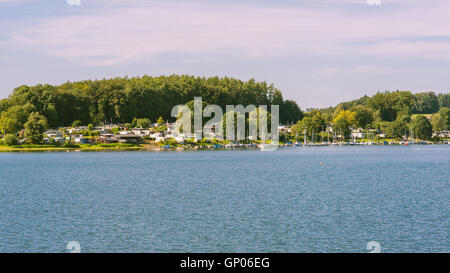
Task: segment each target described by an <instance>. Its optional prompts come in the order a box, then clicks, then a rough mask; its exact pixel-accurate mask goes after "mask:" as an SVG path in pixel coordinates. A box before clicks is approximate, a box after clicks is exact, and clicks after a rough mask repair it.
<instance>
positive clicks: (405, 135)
mask: <svg viewBox="0 0 450 273" xmlns="http://www.w3.org/2000/svg"><path fill="white" fill-rule="evenodd" d="M198 97H200V98H202V101H201V103H199V104H201V106H194V105H195V101H194V98H198ZM176 105H185V106H187V107H188V108H186V109H187V110H186V111H187V112H189V110H190V111H191V114H192V113H193V112H194V108H195V107H198V109H199V108H200V107H201V109H199V110H203V111H205V109H206V107H207V106H208V105H216V106H218V107H219V108H221V109H227V107H226V106H239V107H242V106H243V107H246V106H250V105H252V106H255V107H256V108H255V110H253V112H250V111H249V112H245V111H243V110H230V109H227V111H228V112H226V113H220V114H219V116H218V117H214V118H219V120H220V121H221V122H217V121H216V122H215V123H212V122H211V120H209V119H208V118H205V117H203V118H202V119H201V121H202V124H203V125H204V127H203V132H207V133H206V134H203V135H202V133H200V131H198V133H197V134H196V133H195V132H192V131H191V132H189V131H190V129H188V131H186V132H184V128H183V132H182V133H181V134H178V133H177V128H176V127H177V126H176V124H175V123H174V122H175V121H176V118H175V117H173V116H172V110H173V107H174V106H176ZM197 105H198V104H197ZM267 105H278V106H279V123H280V125H279V126H278V128H267V129H268V130H270V131H271V133H270V134H273V133H277V134H278V136H279V138H278V141H279V146H281V147H285V146H294V147H298V146H326V145H333V146H339V145H377V144H380V145H412V144H431V143H433V144H439V143H443V144H447V143H448V141H449V139H450V93H442V94H436V93H434V92H422V93H415V94H413V93H411V92H410V91H398V90H397V91H394V92H391V91H385V92H377V93H376V94H375V95H373V96H372V97H369V96H367V95H366V96H364V97H361V98H359V99H356V100H353V101H349V102H342V103H339V104H337V105H336V106H334V107H328V108H321V109H306V111H302V110H301V109H300V107H299V106H298V105H297V103H296V102H295V101H292V100H286V99H284V98H283V96H282V93H281V91H280V90H278V89H277V88H275V87H274V86H273V85H272V84H268V83H266V82H256V81H255V80H254V79H251V80H249V81H241V80H238V79H233V78H228V77H223V78H219V77H209V78H205V77H193V76H188V75H180V76H178V75H170V76H161V77H150V76H143V77H135V78H128V77H124V78H114V79H103V80H95V81H91V80H89V81H80V82H67V83H65V84H62V85H59V86H52V85H48V84H46V85H36V86H25V85H24V86H20V87H17V88H15V89H14V91H13V92H12V94H11V95H10V96H9V97H8V98H6V99H2V100H0V152H8V151H12V152H14V151H135V150H136V151H141V150H149V151H153V150H154V151H158V150H204V149H211V150H214V149H215V150H221V149H256V148H259V146H260V145H261V139H266V138H265V137H264V135H265V133H264V134H263V136H262V135H260V133H259V132H258V133H256V135H251V134H250V133H249V130H247V129H248V128H249V127H248V125H249V124H250V121H251V120H252V117H254V116H255V113H260V112H258V111H261V109H265V108H264V107H262V106H267ZM243 107H242V109H243ZM261 107H262V108H261ZM233 109H237V108H233ZM239 109H240V108H239ZM220 115H222V116H220ZM227 116H230V117H234V126H233V127H232V129H231V130H233V132H234V133H232V134H234V135H235V136H236V137H235V138H238V137H237V135H238V132H237V130H235V128H236V124H237V123H238V120H239V123H240V124H245V128H244V129H242V131H240V133H239V138H238V139H240V141H237V142H229V141H223V140H217V139H222V137H220V133H218V131H220V130H217V129H218V128H220V127H221V126H223V128H222V129H223V130H222V131H223V132H228V131H227V130H228V128H227V127H226V126H228V125H227V123H226V122H225V121H226V117H227ZM271 119H272V116H271V114H270V113H267V122H268V125H270V124H271V123H270V120H271ZM241 122H242V123H241ZM206 124H208V125H206ZM221 124H222V125H221ZM183 126H184V125H183ZM271 127H272V126H271ZM196 130H197V129H196ZM205 130H207V131H205ZM273 130H278V131H277V132H275V131H273ZM227 135H228V133H227ZM197 138H198V140H197ZM228 139H230V138H228Z"/></svg>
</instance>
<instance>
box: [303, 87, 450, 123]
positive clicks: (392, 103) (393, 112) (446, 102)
mask: <svg viewBox="0 0 450 273" xmlns="http://www.w3.org/2000/svg"><path fill="white" fill-rule="evenodd" d="M356 106H362V107H367V108H369V109H371V110H372V111H374V114H375V118H376V119H377V120H379V121H388V122H391V121H394V120H396V119H397V118H398V117H401V116H404V115H412V114H434V113H437V112H438V111H439V110H440V109H441V108H445V107H446V108H449V107H450V94H448V93H447V94H438V95H436V93H435V92H422V93H416V94H412V93H411V92H409V91H395V92H390V91H386V92H378V93H377V94H375V95H374V96H372V97H369V96H367V95H366V96H364V97H361V98H359V99H357V100H352V101H349V102H342V103H340V104H338V105H337V106H336V107H329V108H323V109H309V111H314V110H318V111H320V112H321V113H323V114H325V115H329V116H332V115H333V114H336V113H337V112H340V111H341V110H351V109H353V108H355V107H356Z"/></svg>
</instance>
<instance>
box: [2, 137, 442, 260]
mask: <svg viewBox="0 0 450 273" xmlns="http://www.w3.org/2000/svg"><path fill="white" fill-rule="evenodd" d="M320 162H323V163H324V165H323V166H321V164H320ZM449 170H450V145H447V146H445V145H441V146H437V145H436V146H409V147H392V146H386V147H310V148H306V149H305V148H285V149H280V150H278V151H276V152H260V151H205V152H82V153H57V152H55V153H0V208H1V211H0V252H68V250H66V245H67V243H68V242H69V241H78V242H79V243H80V245H81V251H82V252H368V251H367V250H366V244H367V243H368V242H369V241H377V242H379V243H380V245H381V251H382V252H450V234H449V231H450V215H449V211H450V171H449Z"/></svg>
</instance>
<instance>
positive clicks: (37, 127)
mask: <svg viewBox="0 0 450 273" xmlns="http://www.w3.org/2000/svg"><path fill="white" fill-rule="evenodd" d="M24 127H25V137H26V138H28V139H29V140H30V141H31V143H33V144H39V143H41V142H42V138H43V133H44V132H45V130H46V129H47V127H48V123H47V118H46V117H44V116H43V115H41V114H39V113H37V112H33V113H31V114H30V116H29V117H28V121H27V122H26V123H25V125H24Z"/></svg>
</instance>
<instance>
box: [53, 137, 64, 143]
mask: <svg viewBox="0 0 450 273" xmlns="http://www.w3.org/2000/svg"><path fill="white" fill-rule="evenodd" d="M54 140H55V142H56V143H65V142H66V139H65V138H64V137H55V138H54Z"/></svg>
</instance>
